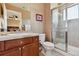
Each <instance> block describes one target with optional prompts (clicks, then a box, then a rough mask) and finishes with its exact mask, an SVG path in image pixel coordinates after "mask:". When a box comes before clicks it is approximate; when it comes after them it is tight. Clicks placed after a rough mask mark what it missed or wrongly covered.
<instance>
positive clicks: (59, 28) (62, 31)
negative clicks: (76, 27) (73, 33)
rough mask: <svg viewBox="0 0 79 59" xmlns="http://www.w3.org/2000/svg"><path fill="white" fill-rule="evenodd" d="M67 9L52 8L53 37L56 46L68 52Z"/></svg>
mask: <svg viewBox="0 0 79 59" xmlns="http://www.w3.org/2000/svg"><path fill="white" fill-rule="evenodd" d="M65 12H66V10H64V9H62V8H55V9H53V10H52V38H53V43H54V44H55V48H58V49H61V50H63V51H65V52H67V22H66V14H65Z"/></svg>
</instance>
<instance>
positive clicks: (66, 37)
mask: <svg viewBox="0 0 79 59" xmlns="http://www.w3.org/2000/svg"><path fill="white" fill-rule="evenodd" d="M64 5H65V4H63V5H61V6H58V7H55V8H53V9H51V15H53V14H52V11H53V10H55V9H58V8H61V7H63V6H64ZM75 5H79V4H78V3H76V4H74V3H72V4H71V5H68V6H66V7H64V8H63V10H64V9H65V12H66V14H65V16H66V17H65V20H66V23H67V28H66V29H67V31H66V32H65V34H64V35H65V39H64V40H65V50H62V49H60V48H57V47H55V48H57V49H60V50H62V51H64V52H68V19H67V15H68V14H67V8H70V7H72V6H75ZM63 10H62V11H63ZM52 18H53V17H52V16H51V20H52V21H53V19H52ZM51 25H53V23H52V22H51ZM51 27H52V28H51V29H52V30H53V26H51ZM51 37H52V40H53V31H52V32H51ZM53 43H54V42H53Z"/></svg>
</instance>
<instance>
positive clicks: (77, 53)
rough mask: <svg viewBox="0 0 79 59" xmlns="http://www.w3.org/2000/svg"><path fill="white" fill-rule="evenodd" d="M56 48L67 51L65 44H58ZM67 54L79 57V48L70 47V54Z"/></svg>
mask: <svg viewBox="0 0 79 59" xmlns="http://www.w3.org/2000/svg"><path fill="white" fill-rule="evenodd" d="M55 47H57V48H59V49H62V50H65V44H63V43H57V44H55ZM67 53H68V54H71V55H73V56H79V48H78V47H75V46H71V45H68V52H67Z"/></svg>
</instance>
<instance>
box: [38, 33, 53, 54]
mask: <svg viewBox="0 0 79 59" xmlns="http://www.w3.org/2000/svg"><path fill="white" fill-rule="evenodd" d="M39 40H40V43H41V45H42V46H43V47H44V49H45V50H46V52H45V55H51V53H52V52H51V51H52V50H53V49H54V44H53V43H51V42H47V41H46V42H45V34H39Z"/></svg>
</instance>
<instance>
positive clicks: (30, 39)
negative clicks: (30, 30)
mask: <svg viewBox="0 0 79 59" xmlns="http://www.w3.org/2000/svg"><path fill="white" fill-rule="evenodd" d="M31 43H32V38H31V37H28V38H22V39H21V44H22V45H25V44H31Z"/></svg>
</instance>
